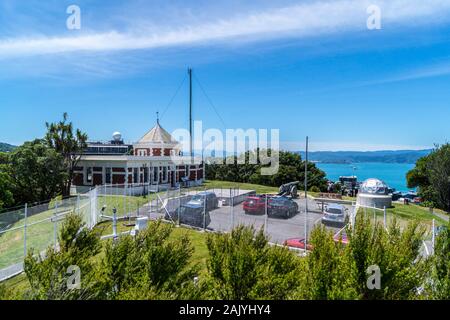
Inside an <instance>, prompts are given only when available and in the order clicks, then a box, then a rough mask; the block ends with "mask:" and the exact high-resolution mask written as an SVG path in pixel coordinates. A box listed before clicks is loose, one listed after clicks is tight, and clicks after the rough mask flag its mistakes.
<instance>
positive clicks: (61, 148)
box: [45, 113, 88, 196]
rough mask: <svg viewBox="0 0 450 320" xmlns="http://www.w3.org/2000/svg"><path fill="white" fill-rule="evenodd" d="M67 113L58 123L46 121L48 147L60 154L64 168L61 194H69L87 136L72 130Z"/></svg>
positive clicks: (78, 130) (77, 130)
mask: <svg viewBox="0 0 450 320" xmlns="http://www.w3.org/2000/svg"><path fill="white" fill-rule="evenodd" d="M67 119H68V115H67V113H64V114H63V120H62V121H60V122H58V123H46V126H47V134H46V136H45V139H46V141H47V143H48V145H49V146H50V147H52V148H53V149H55V150H56V152H58V153H59V154H61V155H62V157H63V159H64V166H65V169H66V174H67V175H66V179H65V180H64V184H63V187H62V195H63V196H69V195H70V188H71V185H72V180H73V174H74V170H75V167H76V166H77V164H78V162H79V161H80V158H81V155H82V154H83V152H84V150H85V149H86V148H87V139H88V136H87V134H86V133H83V132H81V130H80V129H76V130H75V132H74V128H73V124H72V122H67Z"/></svg>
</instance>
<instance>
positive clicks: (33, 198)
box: [0, 139, 66, 204]
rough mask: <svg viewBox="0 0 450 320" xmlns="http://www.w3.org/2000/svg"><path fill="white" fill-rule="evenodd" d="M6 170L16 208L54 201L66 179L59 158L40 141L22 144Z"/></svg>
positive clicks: (10, 159)
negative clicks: (16, 204)
mask: <svg viewBox="0 0 450 320" xmlns="http://www.w3.org/2000/svg"><path fill="white" fill-rule="evenodd" d="M0 166H1V165H0ZM5 170H6V172H7V173H8V175H9V183H10V184H11V186H12V188H11V190H12V192H13V195H14V199H15V201H16V203H19V204H23V203H27V202H28V203H33V202H39V201H45V200H48V199H51V198H53V197H55V196H56V195H58V193H59V192H60V190H61V186H62V184H63V181H64V179H65V177H66V175H65V172H64V167H63V159H62V157H61V156H60V155H59V154H58V153H56V152H55V151H54V150H53V149H51V148H49V147H48V146H47V145H46V144H45V143H44V141H43V140H39V139H37V140H34V141H32V142H25V143H24V144H23V145H22V146H20V147H18V148H17V149H15V150H14V151H13V152H11V153H10V154H9V164H8V165H7V169H5Z"/></svg>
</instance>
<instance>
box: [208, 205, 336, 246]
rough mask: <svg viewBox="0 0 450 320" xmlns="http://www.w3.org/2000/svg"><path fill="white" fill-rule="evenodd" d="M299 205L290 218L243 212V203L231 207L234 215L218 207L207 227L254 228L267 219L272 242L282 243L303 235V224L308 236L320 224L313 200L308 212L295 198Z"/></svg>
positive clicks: (224, 229) (319, 213)
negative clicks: (241, 226)
mask: <svg viewBox="0 0 450 320" xmlns="http://www.w3.org/2000/svg"><path fill="white" fill-rule="evenodd" d="M295 201H296V202H297V204H298V205H299V212H298V213H297V214H296V215H295V216H293V217H292V218H290V219H284V218H275V217H273V218H267V217H266V216H265V215H264V214H262V215H257V214H245V212H244V210H243V205H242V204H240V205H237V206H235V207H234V208H233V209H234V210H233V213H234V216H233V215H232V214H231V209H230V207H222V208H218V209H216V210H214V211H212V212H211V213H210V215H211V224H210V225H209V228H211V229H214V230H220V231H228V230H231V229H232V226H233V224H234V226H236V225H239V224H244V225H253V226H254V227H255V228H257V229H259V228H263V227H264V225H265V224H266V221H267V227H266V232H267V235H268V236H269V239H270V241H271V242H273V243H279V244H282V243H284V241H285V240H287V239H289V238H298V237H304V234H305V224H306V226H307V232H308V236H309V233H310V232H311V230H312V229H313V227H314V225H316V224H320V223H321V219H322V216H323V215H322V213H321V212H320V211H319V210H318V207H317V205H316V203H315V201H313V200H310V199H309V200H308V214H305V211H306V200H305V199H297V200H295ZM330 230H332V231H333V232H338V231H339V229H338V228H330Z"/></svg>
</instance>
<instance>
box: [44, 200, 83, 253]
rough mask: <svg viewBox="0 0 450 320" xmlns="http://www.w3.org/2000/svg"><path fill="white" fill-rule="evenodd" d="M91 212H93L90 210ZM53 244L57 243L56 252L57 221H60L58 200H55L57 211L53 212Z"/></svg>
mask: <svg viewBox="0 0 450 320" xmlns="http://www.w3.org/2000/svg"><path fill="white" fill-rule="evenodd" d="M89 200H90V199H89ZM89 209H91V201H89ZM89 212H91V210H89ZM53 219H54V221H53V242H54V243H55V250H56V249H57V242H58V230H57V228H58V225H57V219H58V199H55V211H54V212H53Z"/></svg>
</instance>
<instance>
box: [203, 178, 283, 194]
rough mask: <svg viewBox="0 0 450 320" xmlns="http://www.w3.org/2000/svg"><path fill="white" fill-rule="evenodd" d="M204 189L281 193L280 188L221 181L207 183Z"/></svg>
mask: <svg viewBox="0 0 450 320" xmlns="http://www.w3.org/2000/svg"><path fill="white" fill-rule="evenodd" d="M204 187H206V188H207V189H220V188H223V189H229V188H239V189H243V190H255V191H256V193H259V194H265V193H278V191H279V190H278V188H276V187H268V186H261V185H258V184H251V183H239V182H230V181H219V180H208V181H205V183H204V185H203V186H202V187H201V188H202V189H203V188H204Z"/></svg>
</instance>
